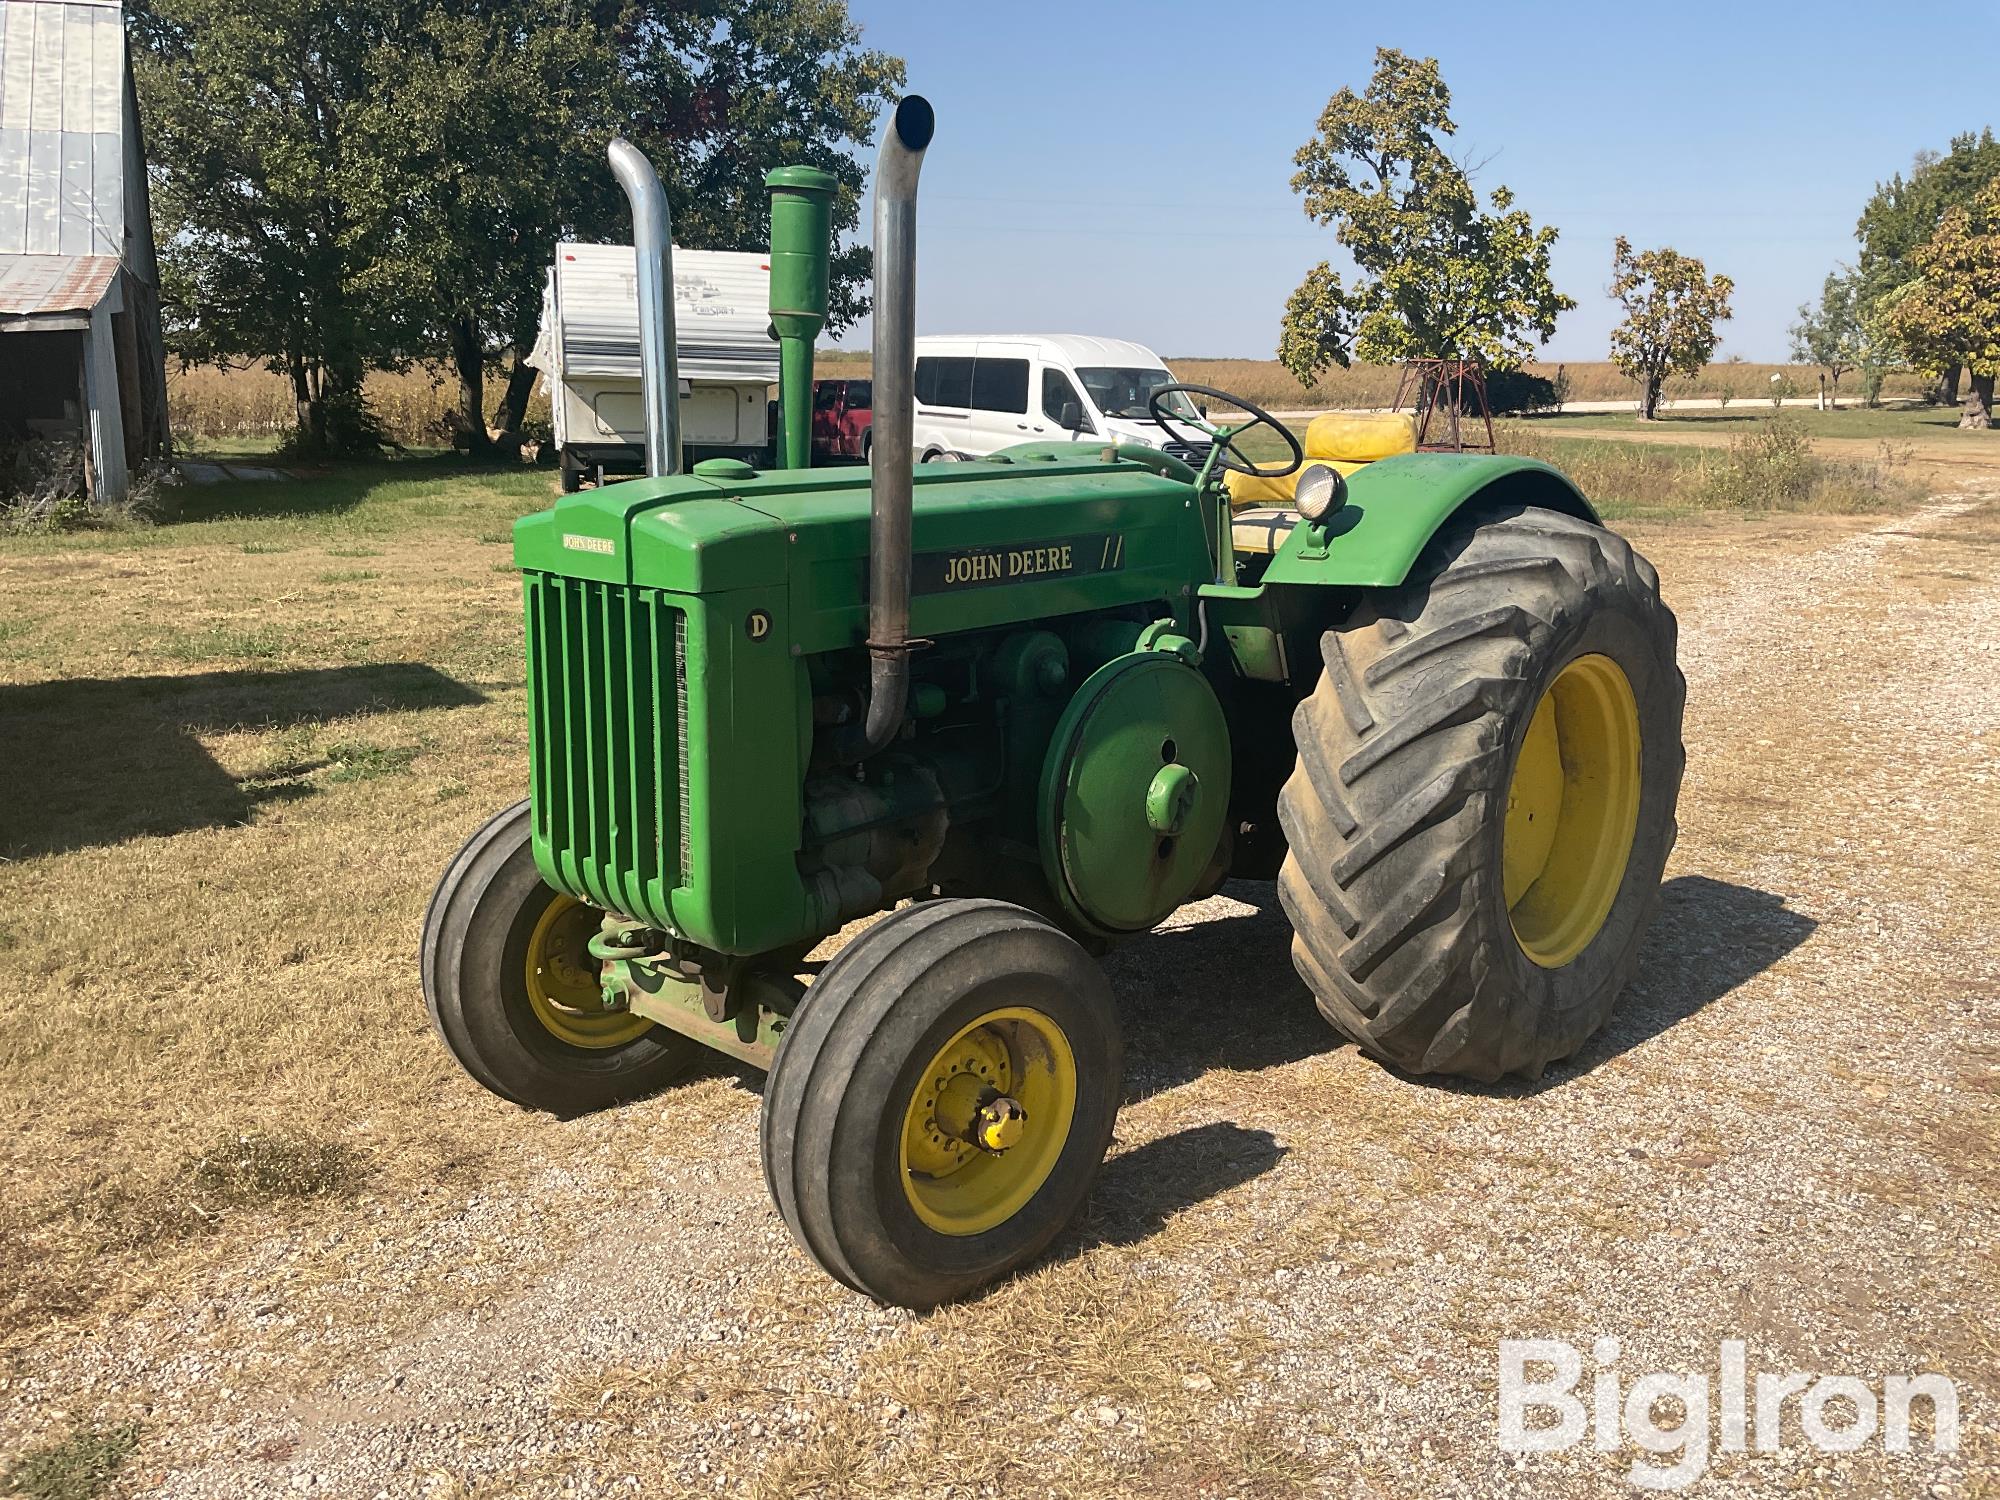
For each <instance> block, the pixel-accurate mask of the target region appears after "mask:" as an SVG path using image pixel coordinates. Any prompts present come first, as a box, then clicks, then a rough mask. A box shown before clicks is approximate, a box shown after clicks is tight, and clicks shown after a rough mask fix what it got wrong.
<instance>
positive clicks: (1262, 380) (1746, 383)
mask: <svg viewBox="0 0 2000 1500" xmlns="http://www.w3.org/2000/svg"><path fill="white" fill-rule="evenodd" d="M1162 357H1163V358H1164V359H1165V360H1166V362H1167V364H1168V365H1169V366H1170V367H1172V369H1173V371H1174V373H1175V374H1176V375H1177V376H1179V378H1181V379H1182V380H1186V381H1191V382H1193V383H1194V384H1196V385H1208V386H1214V387H1216V388H1217V389H1219V390H1225V391H1234V392H1235V393H1236V394H1238V395H1240V396H1244V397H1247V398H1248V399H1249V400H1251V401H1254V402H1256V403H1257V404H1258V405H1259V406H1262V407H1264V408H1265V409H1266V410H1269V411H1302V410H1303V411H1314V410H1329V409H1337V408H1343V407H1353V408H1361V409H1366V408H1372V407H1386V406H1388V405H1390V404H1391V403H1392V402H1393V401H1394V400H1395V399H1396V386H1397V383H1398V382H1399V381H1400V380H1401V379H1402V373H1403V372H1402V370H1401V369H1400V368H1399V367H1389V366H1383V365H1356V366H1354V367H1353V368H1352V369H1347V370H1339V369H1335V370H1329V371H1328V372H1327V373H1326V374H1325V375H1323V376H1322V377H1321V378H1320V380H1319V382H1318V383H1317V384H1316V385H1314V386H1313V387H1312V388H1311V389H1310V390H1308V389H1307V388H1306V387H1304V386H1302V385H1300V384H1299V382H1298V381H1297V380H1295V379H1293V378H1292V376H1291V375H1290V374H1288V373H1287V372H1286V370H1285V368H1284V366H1282V365H1280V364H1279V363H1278V362H1277V361H1276V360H1275V359H1203V358H1201V357H1199V356H1192V355H1176V354H1165V355H1163V356H1162ZM1522 368H1523V369H1524V370H1526V371H1528V372H1529V373H1530V374H1533V375H1541V376H1545V377H1547V378H1548V379H1551V380H1553V379H1554V378H1555V377H1556V375H1557V374H1558V372H1560V373H1561V374H1562V375H1563V376H1564V377H1565V378H1566V379H1567V381H1568V384H1569V394H1568V399H1569V400H1571V401H1636V400H1637V399H1638V390H1637V388H1636V387H1635V386H1634V385H1633V384H1632V382H1631V380H1630V379H1628V378H1627V377H1626V376H1625V375H1624V374H1623V373H1622V372H1621V371H1620V370H1619V369H1618V368H1617V367H1616V366H1615V365H1613V364H1612V363H1611V362H1610V361H1609V360H1595V361H1579V362H1577V363H1575V364H1562V365H1556V364H1548V363H1540V362H1537V363H1531V364H1527V365H1523V366H1522ZM817 371H818V373H819V374H821V375H864V374H866V373H867V371H868V356H867V355H866V354H859V353H857V354H848V353H834V352H829V351H826V350H821V351H820V355H819V359H818V362H817ZM1773 376H1777V377H1778V378H1779V379H1780V380H1781V381H1785V382H1788V383H1789V387H1790V394H1791V395H1793V396H1809V395H1811V394H1812V393H1813V392H1814V390H1816V389H1817V382H1818V379H1819V373H1818V370H1817V367H1815V366H1812V365H1757V364H1749V363H1729V362H1727V361H1725V362H1722V363H1719V364H1712V365H1710V366H1708V367H1707V368H1706V369H1705V370H1703V371H1702V373H1701V374H1700V375H1698V376H1695V377H1694V378H1693V379H1690V380H1680V381H1675V382H1674V383H1673V385H1672V386H1670V387H1669V389H1668V392H1667V394H1668V397H1669V398H1670V399H1677V400H1690V399H1695V398H1702V399H1707V400H1716V399H1720V398H1722V397H1725V396H1726V397H1728V398H1729V400H1730V402H1731V403H1732V404H1734V403H1736V402H1744V403H1746V404H1747V403H1757V404H1760V405H1764V406H1767V407H1768V405H1769V397H1770V392H1771V378H1772V377H1773ZM1928 384H1929V382H1928V381H1927V380H1926V379H1924V377H1922V376H1919V375H1915V374H1911V373H1908V372H1900V371H1899V372H1897V373H1895V374H1892V375H1890V376H1889V377H1888V378H1887V379H1886V380H1885V381H1884V383H1883V387H1882V394H1883V396H1884V397H1885V398H1889V399H1894V398H1905V397H1914V396H1917V395H1920V394H1921V393H1922V392H1923V391H1924V389H1925V388H1926V387H1927V386H1928ZM1860 390H1861V386H1860V381H1859V379H1858V377H1855V376H1852V375H1850V376H1848V377H1846V379H1845V380H1844V381H1843V382H1842V386H1841V392H1842V396H1843V398H1844V399H1847V398H1851V399H1855V400H1858V399H1859V397H1860Z"/></svg>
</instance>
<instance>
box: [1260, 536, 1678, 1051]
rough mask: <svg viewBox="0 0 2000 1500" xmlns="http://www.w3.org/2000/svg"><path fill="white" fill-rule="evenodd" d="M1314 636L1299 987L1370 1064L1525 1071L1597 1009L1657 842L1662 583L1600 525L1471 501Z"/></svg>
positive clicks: (1301, 742) (1636, 918) (1634, 955)
mask: <svg viewBox="0 0 2000 1500" xmlns="http://www.w3.org/2000/svg"><path fill="white" fill-rule="evenodd" d="M1321 649H1322V652H1323V654H1324V656H1325V662H1326V669H1325V671H1324V673H1323V674H1322V676H1321V678H1320V681H1319V683H1318V685H1317V687H1316V688H1315V689H1314V691H1313V692H1312V694H1311V695H1310V696H1309V697H1308V698H1307V699H1306V700H1305V702H1303V703H1302V704H1301V705H1300V706H1299V708H1298V710H1297V712H1296V713H1295V715H1294V717H1293V732H1294V738H1295V740H1296V742H1297V747H1298V763H1297V768H1296V769H1295V770H1294V772H1293V773H1292V776H1291V778H1290V780H1288V781H1287V782H1286V783H1285V786H1284V788H1283V790H1282V791H1281V793H1280V794H1279V799H1278V811H1279V820H1280V823H1281V825H1282V827H1283V829H1284V831H1285V835H1286V838H1287V840H1288V842H1289V852H1288V853H1287V855H1286V857H1285V862H1284V867H1283V869H1282V871H1281V872H1280V875H1279V886H1278V892H1279V897H1280V899H1281V900H1282V902H1283V904H1284V907H1285V910H1286V912H1287V914H1288V915H1289V916H1290V918H1291V920H1292V925H1293V929H1294V938H1293V943H1292V956H1293V961H1294V962H1295V964H1296V965H1297V967H1298V970H1299V973H1300V975H1301V977H1303V978H1304V980H1305V982H1306V984H1307V986H1308V987H1309V988H1310V989H1311V990H1312V991H1313V994H1314V996H1315V998H1316V999H1317V1001H1318V1005H1319V1009H1320V1012H1321V1013H1322V1014H1323V1015H1324V1016H1325V1017H1326V1019H1327V1020H1328V1021H1330V1022H1331V1023H1332V1024H1333V1025H1334V1027H1335V1028H1336V1029H1338V1030H1339V1031H1341V1032H1342V1033H1344V1034H1345V1035H1346V1036H1348V1037H1349V1038H1351V1039H1352V1040H1353V1041H1354V1042H1356V1043H1357V1044H1359V1046H1360V1047H1361V1048H1362V1049H1363V1050H1364V1051H1366V1052H1368V1053H1370V1054H1372V1055H1373V1056H1375V1057H1377V1058H1379V1059H1381V1060H1383V1061H1385V1062H1388V1063H1392V1064H1394V1065H1395V1066H1397V1067H1400V1068H1403V1069H1405V1070H1407V1071H1409V1072H1412V1073H1448V1074H1456V1075H1459V1076H1462V1077H1466V1078H1472V1079H1476V1080H1479V1081H1481V1082H1488V1083H1490V1082H1494V1081H1496V1080H1498V1079H1500V1078H1503V1077H1506V1076H1508V1075H1516V1076H1520V1077H1524V1078H1535V1077H1538V1076H1539V1075H1540V1074H1541V1072H1542V1070H1543V1068H1545V1067H1546V1066H1547V1065H1548V1064H1549V1063H1551V1062H1554V1061H1557V1060H1559V1059H1562V1058H1566V1057H1569V1056H1570V1055H1572V1054H1573V1053H1575V1052H1576V1051H1577V1050H1578V1049H1579V1048H1580V1047H1582V1046H1583V1044H1584V1043H1585V1042H1586V1041H1587V1040H1588V1039H1589V1038H1590V1036H1591V1035H1592V1034H1593V1033H1594V1032H1596V1031H1597V1030H1598V1028H1599V1027H1601V1026H1602V1025H1603V1024H1604V1023H1605V1021H1606V1019H1607V1018H1608V1017H1609V1016H1610V1014H1611V1009H1612V1006H1613V1004H1614V1003H1615V1001H1616V1000H1617V998H1618V994H1619V992H1620V991H1621V990H1622V989H1623V988H1624V986H1625V984H1626V982H1627V981H1628V980H1629V979H1630V978H1631V977H1632V973H1633V971H1634V969H1635V968H1636V967H1637V965H1638V961H1639V944H1640V940H1641V938H1642V937H1643V936H1644V934H1645V930H1646V927H1647V925H1648V923H1649V922H1650V921H1651V919H1652V916H1653V913H1654V911H1655V909H1656V908H1657V906H1658V904H1659V889H1660V877H1661V873H1662V871H1663V870H1664V868H1665V865H1666V860H1667V855H1668V852H1669V851H1670V850H1671V849H1672V848H1673V843H1674V835H1675V823H1674V806H1675V802H1676V800H1677V799H1678V797H1679V793H1680V782H1681V769H1682V764H1683V759H1684V754H1683V750H1682V746H1681V713H1682V708H1683V705H1684V703H1685V700H1686V696H1687V688H1686V684H1685V682H1684V680H1683V678H1682V676H1681V672H1680V668H1679V666H1678V665H1677V663H1676V660H1675V623H1674V617H1673V615H1672V613H1671V612H1670V611H1669V610H1668V609H1667V607H1666V605H1665V604H1664V603H1663V602H1662V601H1661V599H1660V591H1659V578H1658V575H1657V574H1656V573H1655V572H1654V570H1653V568H1652V566H1651V565H1650V564H1648V563H1647V562H1646V560H1645V559H1644V558H1642V557H1640V556H1639V555H1638V553H1636V552H1635V551H1633V549H1632V548H1631V546H1630V545H1629V544H1628V543H1627V542H1625V541H1624V540H1623V539H1622V538H1621V537H1618V536H1616V535H1614V534H1613V533H1611V532H1609V531H1606V530H1605V529H1604V528H1602V527H1600V526H1594V525H1591V524H1590V523H1588V522H1586V521H1582V520H1578V519H1576V518H1574V517H1571V516H1567V515H1563V514H1560V513H1557V512H1555V511H1548V510H1541V509H1536V508H1514V509H1508V510H1505V511H1487V512H1485V513H1483V514H1475V515H1473V516H1470V517H1467V518H1465V519H1463V520H1461V521H1459V522H1457V523H1455V524H1453V525H1452V526H1449V527H1448V528H1446V529H1445V530H1444V531H1442V532H1441V533H1440V534H1439V535H1438V536H1437V537H1436V538H1434V539H1433V540H1432V542H1431V544H1430V546H1429V547H1428V549H1427V550H1426V551H1425V553H1424V555H1423V556H1422V557H1421V558H1420V559H1419V560H1418V562H1417V565H1416V567H1415V568H1414V569H1412V572H1411V576H1410V578H1409V580H1408V581H1407V582H1406V583H1405V584H1404V585H1403V586H1402V587H1401V588H1399V589H1397V590H1395V591H1393V592H1390V593H1387V594H1385V595H1383V596H1381V597H1379V598H1377V599H1373V600H1370V601H1368V602H1366V603H1364V604H1363V606H1362V607H1361V608H1360V609H1359V610H1358V611H1357V612H1356V613H1355V614H1354V616H1353V617H1352V618H1350V619H1349V620H1348V621H1346V622H1345V623H1343V624H1342V625H1341V626H1340V627H1339V628H1338V629H1335V630H1330V631H1328V632H1327V633H1326V635H1325V636H1324V637H1323V639H1322V641H1321Z"/></svg>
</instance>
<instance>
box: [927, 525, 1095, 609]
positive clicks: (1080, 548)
mask: <svg viewBox="0 0 2000 1500" xmlns="http://www.w3.org/2000/svg"><path fill="white" fill-rule="evenodd" d="M1124 566H1125V538H1124V536H1123V535H1122V534H1120V533H1118V532H1115V531H1114V532H1101V533H1099V534H1097V535H1095V536H1065V537H1056V538H1054V539H1052V540H1050V541H1046V542H1022V543H1021V544H1020V545H1018V546H1013V547H959V548H954V549H952V550H951V551H949V552H919V553H918V554H917V555H916V556H915V557H913V558H912V559H910V586H911V588H912V589H914V590H915V591H916V592H917V593H919V594H944V593H951V592H953V591H955V590H958V589H978V588H986V587H988V586H989V585H991V584H996V583H1031V582H1033V581H1034V580H1036V579H1038V578H1085V577H1088V576H1090V575H1091V574H1093V573H1116V572H1118V571H1119V570H1120V569H1121V568H1123V567H1124Z"/></svg>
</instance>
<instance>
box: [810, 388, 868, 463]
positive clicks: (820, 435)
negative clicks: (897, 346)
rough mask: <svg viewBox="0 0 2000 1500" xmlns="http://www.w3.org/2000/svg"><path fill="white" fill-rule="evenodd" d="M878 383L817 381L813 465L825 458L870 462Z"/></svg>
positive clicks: (813, 430) (814, 406) (813, 429)
mask: <svg viewBox="0 0 2000 1500" xmlns="http://www.w3.org/2000/svg"><path fill="white" fill-rule="evenodd" d="M874 404H875V384H874V382H873V381H870V380H815V381H814V382H813V424H812V456H813V462H814V463H819V462H821V461H822V460H824V459H832V458H858V459H860V460H862V461H863V462H864V463H865V462H866V461H867V459H868V445H869V427H870V425H871V424H872V423H873V421H874V417H875V413H874V410H873V407H874Z"/></svg>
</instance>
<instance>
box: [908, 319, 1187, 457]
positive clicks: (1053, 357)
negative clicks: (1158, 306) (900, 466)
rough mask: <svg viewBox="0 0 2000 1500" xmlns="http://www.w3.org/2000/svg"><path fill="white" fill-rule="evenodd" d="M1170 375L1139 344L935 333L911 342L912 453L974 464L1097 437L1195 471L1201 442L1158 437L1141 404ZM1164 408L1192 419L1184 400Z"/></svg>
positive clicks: (1183, 432) (1064, 336) (1180, 435)
mask: <svg viewBox="0 0 2000 1500" xmlns="http://www.w3.org/2000/svg"><path fill="white" fill-rule="evenodd" d="M1173 378H1174V375H1173V372H1172V371H1171V370H1169V369H1168V368H1167V367H1166V364H1165V362H1164V361H1162V360H1161V358H1160V356H1159V355H1157V354H1155V353H1154V352H1153V351H1152V350H1150V349H1148V348H1147V347H1146V346H1145V345H1144V344H1133V343H1128V342H1126V341H1125V340H1124V339H1099V338H1090V337H1087V336H1086V335H1083V334H1078V333H1045V334H934V335H927V336H925V337H923V338H920V339H918V340H917V422H916V445H915V446H916V453H917V458H918V460H919V461H920V462H923V463H934V462H937V461H938V460H940V459H953V458H981V457H984V456H985V455H986V454H988V453H993V452H997V451H998V450H999V449H1001V448H1010V447H1012V446H1013V445H1014V444H1016V443H1031V442H1065V441H1070V440H1077V439H1081V440H1085V441H1088V440H1090V439H1093V438H1095V439H1100V440H1108V441H1110V442H1115V443H1139V444H1143V445H1144V446H1146V447H1148V448H1161V449H1164V450H1165V451H1166V452H1168V453H1171V454H1172V455H1173V456H1174V457H1176V458H1178V459H1181V460H1183V461H1185V462H1187V463H1191V464H1196V465H1199V464H1200V463H1201V461H1202V460H1203V459H1205V458H1206V457H1207V456H1208V445H1207V444H1206V443H1205V442H1201V441H1200V440H1199V439H1198V438H1197V437H1196V435H1195V434H1194V433H1193V432H1192V431H1189V430H1187V429H1180V430H1177V431H1175V432H1171V433H1169V432H1167V431H1164V430H1162V428H1161V427H1160V424H1159V423H1157V422H1155V421H1154V420H1153V419H1152V418H1151V417H1150V416H1148V415H1147V413H1146V399H1147V397H1149V396H1150V395H1151V394H1152V393H1153V391H1154V390H1155V389H1157V388H1158V387H1160V386H1163V385H1165V384H1167V382H1169V381H1171V380H1172V379H1173ZM1167 401H1168V405H1169V409H1170V410H1173V411H1175V412H1177V413H1180V412H1184V413H1185V414H1186V415H1188V416H1190V417H1192V416H1194V415H1195V409H1194V406H1193V405H1192V404H1191V403H1190V402H1189V401H1188V399H1187V397H1185V396H1182V395H1174V396H1170V397H1168V398H1167Z"/></svg>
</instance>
